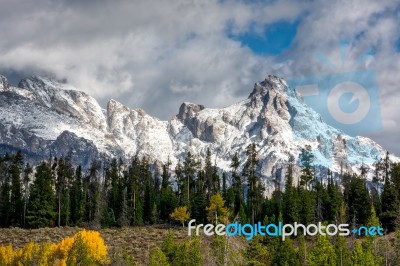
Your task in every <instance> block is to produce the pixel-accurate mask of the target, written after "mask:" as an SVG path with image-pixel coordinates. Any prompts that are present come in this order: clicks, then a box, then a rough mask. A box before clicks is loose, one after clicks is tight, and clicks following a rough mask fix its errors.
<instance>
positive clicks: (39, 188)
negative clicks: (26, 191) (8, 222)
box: [26, 162, 56, 228]
mask: <svg viewBox="0 0 400 266" xmlns="http://www.w3.org/2000/svg"><path fill="white" fill-rule="evenodd" d="M52 186H53V176H52V171H51V168H50V166H49V164H48V163H47V162H42V163H41V164H40V165H39V166H38V167H37V169H36V174H35V181H34V182H33V184H32V186H31V192H30V197H29V204H28V210H27V217H26V219H27V222H28V225H29V226H30V227H34V228H39V227H46V226H50V225H51V224H52V223H54V219H55V217H56V212H55V210H54V206H55V194H54V191H53V188H52Z"/></svg>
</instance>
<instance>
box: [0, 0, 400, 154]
mask: <svg viewBox="0 0 400 266" xmlns="http://www.w3.org/2000/svg"><path fill="white" fill-rule="evenodd" d="M399 11H400V8H399V3H398V1H395V0H382V1H379V2H378V1H375V0H349V1H303V0H280V1H220V0H200V1H193V2H188V1H186V0H176V1H170V2H166V1H156V4H154V2H152V1H129V0H119V1H110V2H107V1H104V2H102V4H101V5H99V4H97V3H96V2H95V1H67V0H61V1H40V0H32V1H22V0H21V1H12V0H5V1H1V2H0V32H2V36H3V38H0V73H1V74H6V75H9V76H10V78H11V80H12V81H14V82H16V81H17V80H18V79H19V78H22V77H24V76H29V75H34V74H35V75H46V76H52V77H54V78H57V79H65V80H68V82H69V83H71V84H73V85H74V86H75V87H77V88H78V89H80V90H83V91H85V92H87V93H89V94H90V95H92V96H94V97H95V98H96V99H97V100H98V101H99V102H100V103H101V104H102V105H103V106H106V104H107V101H108V100H109V99H110V98H114V99H116V100H118V101H120V102H122V103H123V104H124V105H126V106H129V107H131V108H136V107H139V108H142V109H144V110H146V111H147V112H148V113H150V114H151V115H155V116H157V117H160V118H161V119H170V118H171V117H172V116H173V115H174V114H176V113H177V111H178V108H179V106H180V104H181V103H182V102H184V101H191V102H196V103H200V104H203V105H205V106H208V107H224V106H227V105H230V104H232V103H235V102H237V101H240V100H242V99H245V98H246V97H247V96H248V95H249V93H250V92H251V90H252V86H253V84H254V83H255V82H256V81H260V80H263V79H264V77H265V76H266V75H267V74H275V75H278V76H280V77H283V78H286V79H287V78H290V77H298V76H311V75H320V74H329V73H332V71H337V72H340V71H342V72H343V71H344V72H345V71H353V70H355V69H356V70H360V69H367V68H368V69H374V71H375V73H376V77H377V82H378V89H379V101H380V106H381V114H382V128H383V129H382V131H380V132H375V133H373V134H370V135H369V136H370V137H372V138H373V139H374V140H376V141H377V142H379V143H381V144H382V145H384V146H385V147H389V148H391V149H394V150H396V151H397V152H398V153H399V154H400V147H399V146H396V145H393V143H400V136H399V134H398V132H400V118H399V116H398V99H399V97H400V90H399V87H398V86H399V85H398V84H400V76H399V75H398V73H399V72H400V55H399V51H400V41H399V40H400V32H399V30H398V28H399V25H400V12H399ZM4 36H6V37H4ZM342 40H346V41H347V42H348V46H347V49H346V58H345V64H343V65H342V53H341V49H340V42H341V41H342ZM370 50H372V51H373V53H372V54H373V57H368V58H366V60H363V61H362V62H361V63H360V64H358V65H357V66H356V67H354V65H355V63H356V62H357V59H358V58H360V57H362V55H364V54H365V53H366V52H367V51H370ZM317 53H320V54H323V55H324V56H326V58H328V59H329V60H330V61H332V62H333V63H334V64H335V65H337V66H338V68H336V69H335V70H333V69H332V68H330V67H329V66H327V65H326V64H323V63H321V61H320V60H319V59H318V58H317V57H316V54H317ZM349 108H350V107H349Z"/></svg>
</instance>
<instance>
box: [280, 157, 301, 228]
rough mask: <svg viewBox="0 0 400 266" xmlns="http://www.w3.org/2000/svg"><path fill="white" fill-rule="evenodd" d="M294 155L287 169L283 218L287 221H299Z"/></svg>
mask: <svg viewBox="0 0 400 266" xmlns="http://www.w3.org/2000/svg"><path fill="white" fill-rule="evenodd" d="M293 167H294V157H293V156H290V158H289V163H288V167H287V171H286V184H285V192H284V194H283V219H284V221H285V223H294V222H297V221H299V205H300V204H299V202H298V195H297V190H296V188H295V187H294V186H293Z"/></svg>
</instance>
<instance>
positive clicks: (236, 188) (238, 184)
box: [231, 152, 244, 215]
mask: <svg viewBox="0 0 400 266" xmlns="http://www.w3.org/2000/svg"><path fill="white" fill-rule="evenodd" d="M239 166H240V162H239V154H238V153H237V152H236V153H235V154H234V155H233V157H232V163H231V169H232V181H233V185H232V188H233V194H234V195H235V199H234V210H233V211H234V214H235V215H237V214H238V213H239V209H240V207H241V206H242V204H243V202H244V200H243V188H242V187H243V182H242V179H241V176H240V174H239V172H238V170H239Z"/></svg>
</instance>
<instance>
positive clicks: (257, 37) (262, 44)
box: [228, 20, 300, 56]
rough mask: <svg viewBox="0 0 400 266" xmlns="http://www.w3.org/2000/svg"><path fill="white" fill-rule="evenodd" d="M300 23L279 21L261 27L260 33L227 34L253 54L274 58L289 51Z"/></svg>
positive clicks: (251, 31)
mask: <svg viewBox="0 0 400 266" xmlns="http://www.w3.org/2000/svg"><path fill="white" fill-rule="evenodd" d="M299 23H300V21H299V20H297V21H294V22H292V21H287V20H279V21H276V22H273V23H270V24H266V25H264V26H263V27H262V30H261V32H257V31H255V30H252V29H251V27H250V30H248V31H246V32H242V33H240V34H238V35H233V34H229V33H228V34H229V37H231V38H232V39H234V40H237V41H240V42H241V43H242V44H243V45H244V46H247V47H249V48H250V49H251V50H252V51H253V52H254V53H256V54H258V55H265V56H269V55H271V56H276V55H279V54H281V53H283V52H284V51H285V50H287V49H289V48H290V46H291V44H292V42H293V40H294V38H295V36H296V32H297V26H298V25H299Z"/></svg>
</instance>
